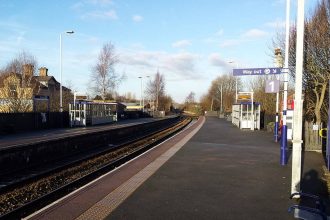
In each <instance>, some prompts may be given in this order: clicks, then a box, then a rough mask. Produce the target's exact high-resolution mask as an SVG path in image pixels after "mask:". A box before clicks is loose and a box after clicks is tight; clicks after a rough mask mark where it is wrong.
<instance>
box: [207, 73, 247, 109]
mask: <svg viewBox="0 0 330 220" xmlns="http://www.w3.org/2000/svg"><path fill="white" fill-rule="evenodd" d="M236 80H237V84H238V88H240V87H241V80H240V79H239V78H238V79H236V78H235V77H234V76H232V75H231V74H226V75H222V76H219V77H217V78H216V79H215V80H213V81H212V83H211V86H210V88H209V91H208V95H207V96H208V98H209V99H210V102H211V104H212V103H213V104H212V107H211V108H212V110H214V109H217V110H220V105H221V95H222V101H223V109H224V111H226V112H230V111H231V107H232V105H233V103H234V101H235V87H236ZM221 92H222V94H221Z"/></svg>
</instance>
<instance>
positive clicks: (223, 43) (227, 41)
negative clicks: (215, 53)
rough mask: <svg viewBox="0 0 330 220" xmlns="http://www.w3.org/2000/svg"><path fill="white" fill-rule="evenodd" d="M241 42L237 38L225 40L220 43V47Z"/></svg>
mask: <svg viewBox="0 0 330 220" xmlns="http://www.w3.org/2000/svg"><path fill="white" fill-rule="evenodd" d="M240 43H241V41H240V40H237V39H230V40H224V41H222V42H221V43H220V47H221V48H226V47H232V46H236V45H239V44H240Z"/></svg>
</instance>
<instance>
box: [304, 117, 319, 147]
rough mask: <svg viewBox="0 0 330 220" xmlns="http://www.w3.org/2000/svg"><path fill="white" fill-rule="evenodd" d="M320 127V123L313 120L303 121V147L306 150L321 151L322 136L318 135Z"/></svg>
mask: <svg viewBox="0 0 330 220" xmlns="http://www.w3.org/2000/svg"><path fill="white" fill-rule="evenodd" d="M321 128H322V123H321V124H320V125H316V124H314V123H313V122H308V121H305V125H304V147H305V150H306V151H322V138H321V137H320V135H319V130H320V129H321Z"/></svg>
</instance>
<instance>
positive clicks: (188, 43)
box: [172, 40, 191, 48]
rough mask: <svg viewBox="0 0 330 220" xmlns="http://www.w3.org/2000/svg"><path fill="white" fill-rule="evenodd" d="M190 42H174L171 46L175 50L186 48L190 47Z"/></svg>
mask: <svg viewBox="0 0 330 220" xmlns="http://www.w3.org/2000/svg"><path fill="white" fill-rule="evenodd" d="M190 45H191V42H190V41H189V40H180V41H176V42H174V43H173V44H172V47H175V48H182V47H187V46H190Z"/></svg>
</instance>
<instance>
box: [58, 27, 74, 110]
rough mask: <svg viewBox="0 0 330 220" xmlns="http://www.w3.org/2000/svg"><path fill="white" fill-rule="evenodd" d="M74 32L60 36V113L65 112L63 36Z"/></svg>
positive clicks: (67, 32)
mask: <svg viewBox="0 0 330 220" xmlns="http://www.w3.org/2000/svg"><path fill="white" fill-rule="evenodd" d="M73 33H74V31H66V32H64V33H61V34H60V112H63V92H62V34H73Z"/></svg>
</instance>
